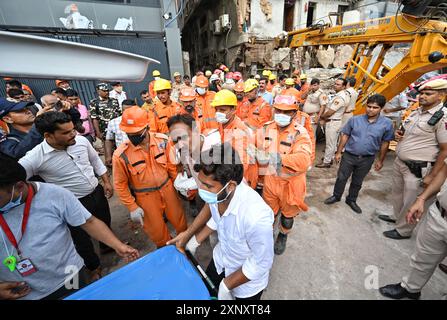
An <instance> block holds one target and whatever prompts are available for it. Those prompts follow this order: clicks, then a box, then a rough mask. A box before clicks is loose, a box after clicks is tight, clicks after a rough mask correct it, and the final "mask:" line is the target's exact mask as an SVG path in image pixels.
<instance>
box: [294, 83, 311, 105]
mask: <svg viewBox="0 0 447 320" xmlns="http://www.w3.org/2000/svg"><path fill="white" fill-rule="evenodd" d="M309 89H310V85H309V84H308V83H307V82H306V83H305V84H303V85H302V86H301V89H300V91H299V93H300V96H299V98H298V100H297V101H298V103H300V104H304V102H306V98H307V94H308V92H309Z"/></svg>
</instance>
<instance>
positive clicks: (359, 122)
mask: <svg viewBox="0 0 447 320" xmlns="http://www.w3.org/2000/svg"><path fill="white" fill-rule="evenodd" d="M341 132H342V133H343V134H345V135H347V136H349V139H348V142H347V143H346V146H345V150H346V151H347V152H349V153H352V154H355V155H358V156H373V155H375V154H376V153H377V152H378V151H379V150H380V146H381V145H382V143H383V142H386V141H391V140H394V128H393V123H392V121H391V120H390V119H388V118H386V117H383V116H379V117H378V118H377V120H376V121H374V122H369V121H368V116H367V115H366V114H365V115H361V116H355V117H352V118H351V119H349V121H348V122H347V123H346V125H345V126H344V127H343V129H342V130H341Z"/></svg>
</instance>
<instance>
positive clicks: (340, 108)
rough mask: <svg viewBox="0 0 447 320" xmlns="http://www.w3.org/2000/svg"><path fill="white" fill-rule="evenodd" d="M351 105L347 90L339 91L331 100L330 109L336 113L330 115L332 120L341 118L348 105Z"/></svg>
mask: <svg viewBox="0 0 447 320" xmlns="http://www.w3.org/2000/svg"><path fill="white" fill-rule="evenodd" d="M348 105H349V96H348V94H347V93H346V91H345V90H342V91H340V92H338V93H337V94H336V95H335V97H334V98H333V99H332V100H331V101H330V102H329V109H331V110H333V111H335V113H334V114H333V115H332V116H330V117H329V119H331V120H340V119H341V118H342V117H343V114H344V113H345V110H346V107H347V106H348Z"/></svg>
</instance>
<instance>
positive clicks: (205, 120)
mask: <svg viewBox="0 0 447 320" xmlns="http://www.w3.org/2000/svg"><path fill="white" fill-rule="evenodd" d="M212 121H216V118H205V119H203V122H212Z"/></svg>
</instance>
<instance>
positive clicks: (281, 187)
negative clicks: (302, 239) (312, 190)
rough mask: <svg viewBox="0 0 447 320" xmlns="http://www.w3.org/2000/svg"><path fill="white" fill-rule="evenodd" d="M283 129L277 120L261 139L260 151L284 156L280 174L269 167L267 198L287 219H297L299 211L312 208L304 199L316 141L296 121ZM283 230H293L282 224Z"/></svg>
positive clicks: (268, 202)
mask: <svg viewBox="0 0 447 320" xmlns="http://www.w3.org/2000/svg"><path fill="white" fill-rule="evenodd" d="M279 129H280V128H279V127H278V125H277V124H276V123H275V122H270V123H267V124H266V125H265V126H264V128H263V130H262V131H263V137H264V138H263V139H262V140H259V143H260V145H258V148H259V149H260V150H263V151H266V152H269V153H279V155H280V157H281V168H280V171H279V173H278V172H276V169H274V168H272V166H269V167H268V168H266V171H265V177H264V191H263V198H264V200H265V202H266V203H267V204H268V205H269V206H270V207H271V208H272V210H273V212H274V213H275V215H277V214H278V213H279V212H281V214H282V215H283V216H284V217H286V218H294V217H296V216H297V215H298V214H299V212H301V211H307V210H308V206H307V204H306V203H305V202H304V198H305V196H306V173H307V170H308V168H309V166H310V165H311V154H312V151H311V149H312V143H311V140H310V137H309V134H308V133H307V130H305V129H304V127H303V126H301V125H300V124H297V123H296V122H292V123H291V124H290V125H289V126H288V127H287V128H285V129H283V130H282V131H279ZM261 168H262V167H261V166H260V169H261ZM280 229H281V232H283V233H287V232H289V231H290V230H285V229H284V227H283V226H282V225H281V224H280Z"/></svg>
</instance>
